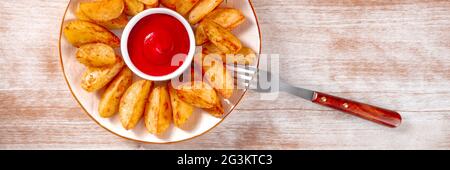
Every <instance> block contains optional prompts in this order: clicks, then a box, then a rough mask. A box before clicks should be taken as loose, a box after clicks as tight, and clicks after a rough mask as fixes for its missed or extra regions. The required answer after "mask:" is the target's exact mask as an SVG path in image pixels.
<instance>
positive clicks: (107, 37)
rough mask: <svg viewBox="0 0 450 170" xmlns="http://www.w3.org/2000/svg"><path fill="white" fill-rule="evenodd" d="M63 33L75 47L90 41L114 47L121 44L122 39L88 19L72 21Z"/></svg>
mask: <svg viewBox="0 0 450 170" xmlns="http://www.w3.org/2000/svg"><path fill="white" fill-rule="evenodd" d="M63 33H64V36H65V37H66V39H67V41H69V42H70V43H71V44H72V45H74V46H75V47H80V46H81V45H84V44H89V43H104V44H108V45H109V46H111V47H113V48H117V47H119V46H120V39H119V37H117V36H116V35H115V34H114V33H112V32H111V31H109V30H108V29H106V28H104V27H102V26H99V25H97V24H94V23H91V22H87V21H81V20H75V21H71V22H69V23H67V24H66V25H65V26H64V29H63Z"/></svg>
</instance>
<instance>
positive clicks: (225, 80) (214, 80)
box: [202, 58, 234, 99]
mask: <svg viewBox="0 0 450 170" xmlns="http://www.w3.org/2000/svg"><path fill="white" fill-rule="evenodd" d="M202 66H203V71H204V75H203V77H204V78H205V79H206V80H207V81H208V82H209V84H210V85H211V86H212V87H213V88H214V89H216V91H217V92H218V93H219V94H220V95H221V96H222V97H223V98H226V99H228V98H230V97H231V96H232V95H233V91H234V79H233V77H232V75H231V73H230V72H228V70H227V69H226V67H225V66H224V65H223V62H222V60H217V59H214V58H208V59H204V60H203V65H202Z"/></svg>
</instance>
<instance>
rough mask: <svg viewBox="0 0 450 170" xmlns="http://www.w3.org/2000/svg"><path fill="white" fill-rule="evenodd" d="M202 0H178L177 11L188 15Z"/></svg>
mask: <svg viewBox="0 0 450 170" xmlns="http://www.w3.org/2000/svg"><path fill="white" fill-rule="evenodd" d="M199 1H200V0H178V1H177V2H176V7H175V9H176V11H177V12H178V13H180V14H181V15H183V16H186V15H187V14H188V13H189V11H191V9H192V8H194V6H195V5H196V4H197V3H198V2H199Z"/></svg>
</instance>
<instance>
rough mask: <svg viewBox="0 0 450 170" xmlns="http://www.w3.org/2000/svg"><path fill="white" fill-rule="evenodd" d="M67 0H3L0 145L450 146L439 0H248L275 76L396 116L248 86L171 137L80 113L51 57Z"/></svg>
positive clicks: (449, 86) (446, 34) (446, 9)
mask: <svg viewBox="0 0 450 170" xmlns="http://www.w3.org/2000/svg"><path fill="white" fill-rule="evenodd" d="M67 3H68V0H32V1H30V0H15V1H0V9H1V11H0V23H1V24H0V54H1V57H0V65H1V67H0V149H450V123H449V120H450V1H448V0H442V1H441V0H393V1H383V0H375V1H365V0H347V1H339V2H338V1H337V0H254V5H255V8H256V12H257V14H258V16H259V19H260V24H261V29H262V33H263V53H269V54H280V57H281V68H282V70H281V74H282V78H283V79H287V80H288V81H289V82H290V83H292V84H295V85H298V86H303V87H306V88H311V89H315V90H319V91H323V92H329V93H331V94H335V95H338V96H342V97H347V98H351V99H355V100H359V101H362V102H367V103H371V104H374V105H379V106H382V107H387V108H391V109H395V110H398V111H399V112H401V114H402V116H403V118H404V123H403V124H402V126H401V127H399V128H397V129H390V128H386V127H383V126H378V125H376V124H374V123H371V122H367V121H365V120H361V119H359V118H356V117H353V116H350V115H347V114H343V113H340V112H337V111H333V110H330V109H327V108H324V107H320V106H317V105H314V104H311V103H309V102H305V101H304V100H302V99H299V98H297V97H294V96H292V95H289V94H281V95H280V98H279V99H278V100H276V101H261V100H259V95H258V94H256V93H252V92H250V93H247V95H246V97H245V99H244V100H243V102H242V103H241V104H240V105H239V106H238V108H237V109H236V111H235V112H234V113H232V114H231V115H230V116H229V117H228V118H227V119H226V120H225V121H224V122H223V123H222V124H221V125H219V126H218V127H217V128H215V129H213V130H212V131H211V132H209V133H207V134H205V135H203V136H201V137H198V138H196V139H193V140H190V141H187V142H182V143H178V144H171V145H150V144H142V143H137V142H133V141H128V140H125V139H122V138H120V137H117V136H115V135H113V134H111V133H109V132H108V131H106V130H104V129H103V128H101V127H100V126H98V125H97V124H95V123H94V122H93V121H92V120H91V119H90V118H89V117H88V116H87V115H86V114H84V113H83V111H82V109H81V108H80V107H79V106H78V104H77V103H76V101H75V100H74V98H73V97H72V96H71V94H70V92H69V90H68V87H67V85H66V83H65V81H64V78H63V74H62V72H61V67H60V64H59V57H58V35H59V27H60V22H61V18H62V15H63V14H64V9H65V7H66V5H67Z"/></svg>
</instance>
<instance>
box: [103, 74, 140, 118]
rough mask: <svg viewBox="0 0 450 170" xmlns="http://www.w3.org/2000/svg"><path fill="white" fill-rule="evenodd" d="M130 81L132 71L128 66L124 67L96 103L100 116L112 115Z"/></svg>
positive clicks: (117, 107) (115, 111)
mask: <svg viewBox="0 0 450 170" xmlns="http://www.w3.org/2000/svg"><path fill="white" fill-rule="evenodd" d="M132 81H133V72H131V70H130V69H129V68H128V67H124V68H123V69H122V71H120V73H119V74H118V75H117V76H116V77H115V78H114V80H113V81H112V82H111V83H110V84H109V85H108V87H107V88H106V90H105V92H103V95H102V97H101V99H100V103H99V104H98V113H99V114H100V116H101V117H104V118H108V117H112V116H114V114H116V113H117V112H118V111H119V104H120V98H121V97H122V95H123V94H124V93H125V91H126V90H127V89H128V87H130V85H131V83H132Z"/></svg>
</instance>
